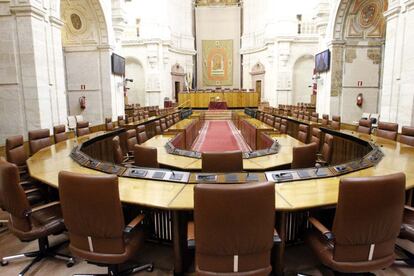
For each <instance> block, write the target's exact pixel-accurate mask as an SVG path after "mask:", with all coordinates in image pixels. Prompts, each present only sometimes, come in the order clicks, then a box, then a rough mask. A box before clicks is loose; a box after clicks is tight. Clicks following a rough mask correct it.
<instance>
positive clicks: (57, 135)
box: [53, 125, 69, 143]
mask: <svg viewBox="0 0 414 276" xmlns="http://www.w3.org/2000/svg"><path fill="white" fill-rule="evenodd" d="M53 138H54V139H55V143H59V142H63V141H66V140H68V138H69V135H68V133H67V132H66V127H65V125H58V126H54V127H53Z"/></svg>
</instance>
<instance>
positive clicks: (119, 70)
mask: <svg viewBox="0 0 414 276" xmlns="http://www.w3.org/2000/svg"><path fill="white" fill-rule="evenodd" d="M111 63H112V74H114V75H120V76H125V59H124V58H123V57H121V56H120V55H117V54H114V53H113V54H112V57H111Z"/></svg>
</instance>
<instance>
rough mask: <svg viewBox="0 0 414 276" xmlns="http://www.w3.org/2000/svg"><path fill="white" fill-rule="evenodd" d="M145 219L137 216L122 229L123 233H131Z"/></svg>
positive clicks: (140, 215) (142, 216)
mask: <svg viewBox="0 0 414 276" xmlns="http://www.w3.org/2000/svg"><path fill="white" fill-rule="evenodd" d="M144 218H145V215H144V214H139V215H138V216H137V217H136V218H134V219H133V220H131V222H130V223H128V225H127V226H125V228H124V233H131V232H132V231H133V230H134V229H135V228H136V227H137V226H138V225H139V224H140V223H141V222H142V221H143V220H144Z"/></svg>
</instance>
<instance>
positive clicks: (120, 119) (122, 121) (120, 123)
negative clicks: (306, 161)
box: [118, 115, 125, 127]
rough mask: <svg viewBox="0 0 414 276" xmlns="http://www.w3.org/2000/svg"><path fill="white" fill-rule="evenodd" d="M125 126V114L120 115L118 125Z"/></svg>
mask: <svg viewBox="0 0 414 276" xmlns="http://www.w3.org/2000/svg"><path fill="white" fill-rule="evenodd" d="M124 126H125V120H124V116H122V115H121V116H118V127H124Z"/></svg>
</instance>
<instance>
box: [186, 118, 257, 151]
mask: <svg viewBox="0 0 414 276" xmlns="http://www.w3.org/2000/svg"><path fill="white" fill-rule="evenodd" d="M193 150H195V151H199V152H207V151H210V152H217V151H231V150H241V151H243V152H247V151H250V148H249V146H248V145H247V144H246V142H245V141H244V139H243V137H242V136H241V134H240V132H239V131H238V130H237V129H236V127H235V126H234V124H233V122H232V121H227V120H223V121H206V122H205V123H204V126H203V128H202V129H201V132H200V135H199V136H198V138H197V140H196V141H195V142H194V144H193Z"/></svg>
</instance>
